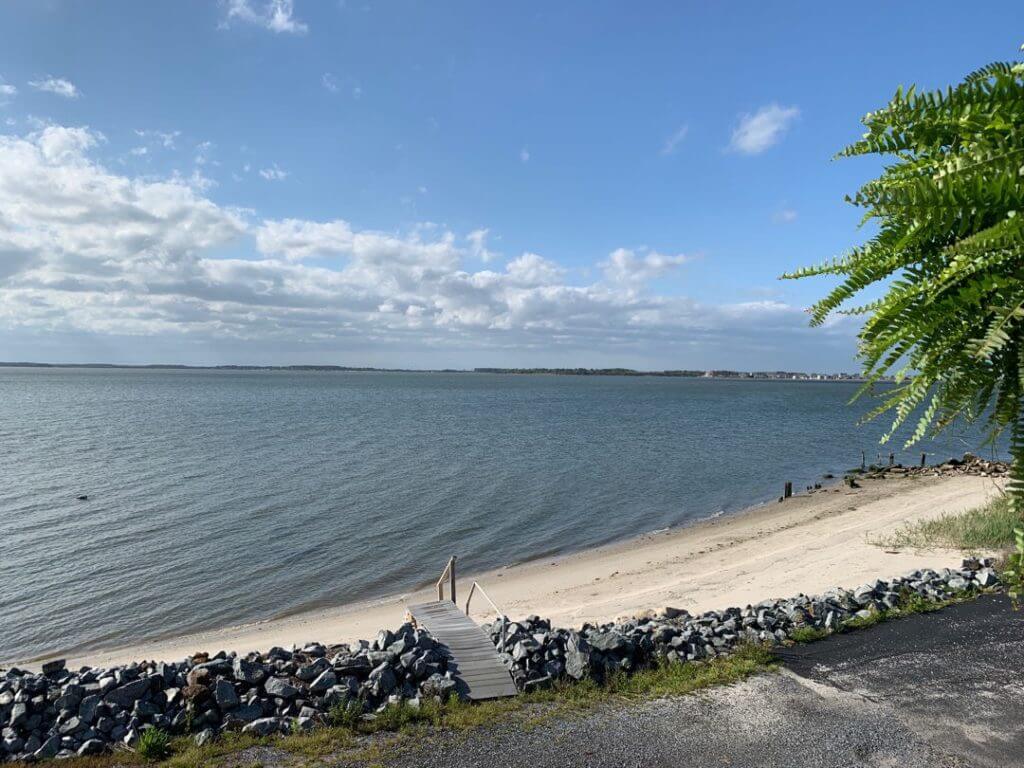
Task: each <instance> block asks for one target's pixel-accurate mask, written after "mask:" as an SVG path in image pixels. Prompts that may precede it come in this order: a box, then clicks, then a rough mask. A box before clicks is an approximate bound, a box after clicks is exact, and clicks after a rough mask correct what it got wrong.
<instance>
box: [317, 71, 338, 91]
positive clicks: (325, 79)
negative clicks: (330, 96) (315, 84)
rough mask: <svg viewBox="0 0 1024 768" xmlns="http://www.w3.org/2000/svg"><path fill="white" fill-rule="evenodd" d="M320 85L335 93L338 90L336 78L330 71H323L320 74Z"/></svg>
mask: <svg viewBox="0 0 1024 768" xmlns="http://www.w3.org/2000/svg"><path fill="white" fill-rule="evenodd" d="M320 85H322V86H323V87H324V88H326V89H327V90H328V91H330V92H331V93H337V92H338V88H339V86H338V80H337V78H335V77H334V75H332V74H331V73H330V72H324V73H323V74H322V75H321V76H320Z"/></svg>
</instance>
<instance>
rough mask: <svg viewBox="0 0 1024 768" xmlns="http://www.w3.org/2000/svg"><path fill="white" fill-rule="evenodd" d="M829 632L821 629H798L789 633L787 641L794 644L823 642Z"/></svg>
mask: <svg viewBox="0 0 1024 768" xmlns="http://www.w3.org/2000/svg"><path fill="white" fill-rule="evenodd" d="M830 634H832V633H831V632H829V631H828V630H827V629H822V628H821V627H799V628H797V629H794V630H793V631H791V632H790V633H789V639H790V640H792V641H793V642H794V643H813V642H816V641H818V640H824V639H825V638H826V637H828V636H829V635H830Z"/></svg>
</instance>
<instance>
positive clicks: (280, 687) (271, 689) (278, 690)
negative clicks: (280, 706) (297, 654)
mask: <svg viewBox="0 0 1024 768" xmlns="http://www.w3.org/2000/svg"><path fill="white" fill-rule="evenodd" d="M263 689H264V690H265V691H266V692H267V693H268V694H269V695H270V696H276V697H277V698H279V699H294V698H295V697H296V696H298V695H299V689H298V688H296V687H295V686H294V685H292V684H291V683H289V682H288V681H287V680H286V679H284V678H283V677H268V678H267V680H266V682H265V683H263Z"/></svg>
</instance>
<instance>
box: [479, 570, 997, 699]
mask: <svg viewBox="0 0 1024 768" xmlns="http://www.w3.org/2000/svg"><path fill="white" fill-rule="evenodd" d="M992 565H993V563H992V561H991V560H980V561H979V560H978V559H976V558H968V559H966V560H964V562H963V565H962V567H961V568H960V569H956V570H954V569H948V568H944V569H942V570H939V571H934V570H920V571H913V572H911V573H908V574H906V575H904V576H901V577H897V578H895V579H890V580H888V581H881V580H879V581H874V582H872V583H870V584H864V585H862V586H860V587H857V589H854V590H846V589H833V590H830V591H828V592H826V593H825V594H823V595H818V596H814V597H808V596H807V595H797V596H796V597H794V598H790V599H787V600H766V601H764V602H761V603H758V604H757V605H748V606H746V607H745V608H728V609H726V610H724V611H708V612H707V613H702V614H700V615H697V616H692V615H690V614H689V613H688V612H687V611H685V610H681V609H673V608H667V609H665V611H664V612H662V613H661V614H659V615H657V616H652V617H645V618H638V619H633V620H630V621H625V622H617V623H612V624H601V625H596V626H595V625H590V624H585V625H584V626H583V627H582V628H581V629H580V630H578V631H577V630H573V629H557V628H552V626H551V622H550V621H548V620H546V619H542V618H539V617H537V616H530V617H529V618H527V619H525V620H523V621H517V622H509V623H507V624H506V627H505V648H504V653H503V654H502V657H503V658H504V659H505V661H506V663H507V664H508V665H509V668H510V669H511V671H512V676H513V679H514V680H515V682H516V686H517V687H518V688H519V689H520V690H523V691H528V690H531V689H534V688H543V687H545V686H548V685H550V684H552V683H553V682H554V681H556V680H564V679H566V678H572V679H574V680H583V679H584V678H590V679H592V680H595V681H597V682H600V681H601V680H603V679H604V678H605V676H606V675H608V674H609V673H612V672H615V671H619V670H621V671H624V672H630V671H632V670H636V669H641V668H643V667H648V666H651V665H652V664H654V663H657V662H664V661H668V662H684V661H694V660H701V659H711V658H714V657H716V656H721V655H723V654H728V653H729V652H730V651H731V650H733V649H734V648H736V646H737V645H739V644H741V643H762V644H764V643H767V644H769V645H779V644H781V643H785V642H787V641H789V640H792V639H793V638H794V636H799V634H800V633H798V632H797V630H805V629H817V630H823V631H829V630H838V629H840V628H841V627H842V626H843V625H844V624H845V623H846V622H848V621H850V620H852V619H857V618H861V619H863V618H868V617H870V616H872V614H873V613H875V612H879V611H886V610H890V609H892V608H895V607H897V606H899V605H900V604H902V603H903V602H904V601H906V600H908V599H910V598H912V597H913V596H915V595H916V596H918V597H919V598H921V599H924V600H927V601H934V602H939V601H942V600H946V599H948V598H949V597H951V596H952V595H955V594H958V593H962V592H964V591H965V590H978V589H988V588H991V587H995V586H996V585H998V584H999V576H998V575H997V574H996V572H995V571H994V570H993V568H992ZM485 629H486V630H487V631H488V632H489V633H490V637H491V639H492V641H493V642H494V644H495V647H496V648H498V649H499V650H501V622H500V621H497V622H494V623H492V624H490V625H487V626H486V627H485Z"/></svg>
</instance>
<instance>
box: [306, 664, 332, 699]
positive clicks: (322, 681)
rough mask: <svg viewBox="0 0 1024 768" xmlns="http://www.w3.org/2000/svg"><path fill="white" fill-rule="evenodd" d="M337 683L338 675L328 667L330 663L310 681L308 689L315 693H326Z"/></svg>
mask: <svg viewBox="0 0 1024 768" xmlns="http://www.w3.org/2000/svg"><path fill="white" fill-rule="evenodd" d="M337 683H338V676H337V674H335V672H334V670H333V669H331V668H330V665H328V668H327V669H326V670H325V671H324V672H321V673H320V674H319V675H318V676H317V678H316V679H315V680H314V681H313V682H312V683H310V685H309V691H310V693H317V694H321V693H326V692H327V691H328V690H329V689H331V688H332V687H333V686H335V685H336V684H337Z"/></svg>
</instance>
